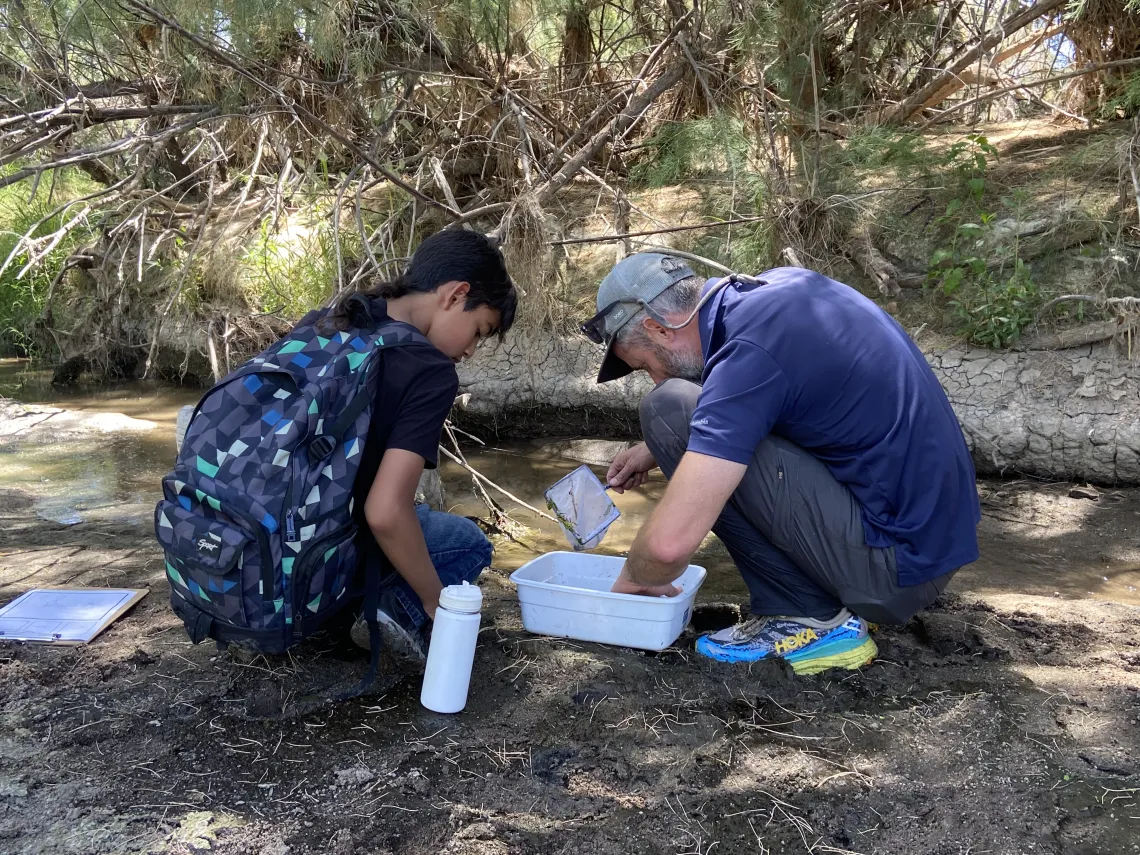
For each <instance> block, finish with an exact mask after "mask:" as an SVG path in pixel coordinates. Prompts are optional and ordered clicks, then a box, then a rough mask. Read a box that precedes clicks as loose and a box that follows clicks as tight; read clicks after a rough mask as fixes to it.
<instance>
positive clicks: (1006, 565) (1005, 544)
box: [0, 360, 1140, 605]
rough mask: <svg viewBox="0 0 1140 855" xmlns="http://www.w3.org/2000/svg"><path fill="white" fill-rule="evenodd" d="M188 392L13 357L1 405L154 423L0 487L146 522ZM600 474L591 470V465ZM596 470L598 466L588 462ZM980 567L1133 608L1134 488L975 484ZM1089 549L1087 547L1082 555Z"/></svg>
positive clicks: (0, 375)
mask: <svg viewBox="0 0 1140 855" xmlns="http://www.w3.org/2000/svg"><path fill="white" fill-rule="evenodd" d="M199 394H200V392H199V391H198V390H196V389H190V388H182V387H178V386H170V385H161V384H154V383H144V382H135V383H127V384H122V385H119V386H115V387H97V388H93V389H77V390H60V389H54V388H52V387H51V385H50V372H47V371H39V370H34V369H31V368H29V367H28V365H27V364H26V363H24V362H22V361H20V360H0V396H4V397H10V398H14V399H16V400H19V401H21V402H23V403H28V404H47V405H51V406H56V407H61V408H65V409H69V410H83V411H88V412H99V413H121V414H123V415H126V416H128V417H130V418H133V419H143V420H146V421H149V422H153V423H154V427H153V428H152V429H149V430H144V431H131V432H111V433H107V434H100V435H93V436H90V437H85V438H83V439H80V440H68V441H66V442H59V443H48V444H32V443H16V444H14V445H10V446H8V447H7V448H6V449H4V451H3V452H0V484H2V485H3V486H5V487H11V488H15V489H18V490H21V491H23V492H27V493H29V494H31V495H32V496H34V497H35V498H36V504H35V512H36V513H37V514H38V515H39V516H41V517H43V518H45V519H50V520H54V521H56V522H61V523H64V524H74V523H78V522H80V521H82V520H90V519H102V520H107V521H116V522H120V523H127V524H133V525H140V526H149V525H150V517H151V512H152V510H153V507H154V503H155V502H156V501H157V499H158V497H159V486H158V485H159V480H160V479H161V477H162V476H163V475H164V474H165V473H166V472H167V471H168V470H169V469H170V467H171V465H172V463H173V458H174V425H175V419H176V417H177V412H178V409H179V408H180V407H181V406H183V405H185V404H192V403H194V402H195V401H196V400H197V398H198V396H199ZM464 453H465V455H466V456H467V460H468V461H469V463H470V464H471V465H472V466H474V467H475V468H476V469H478V470H479V471H480V472H482V473H483V474H484V475H485V476H486V477H488V478H490V479H491V480H492V481H494V482H496V483H498V484H500V485H502V486H503V487H504V488H506V489H507V490H509V491H510V492H512V493H514V494H515V495H517V496H518V497H520V498H521V499H523V500H524V501H526V502H528V503H530V504H532V505H534V506H535V507H544V504H545V503H544V500H543V498H542V493H543V491H544V490H545V489H546V488H547V487H548V486H549V485H551V484H553V483H554V482H555V481H556V480H558V479H559V478H560V477H562V476H563V475H565V474H566V473H567V472H569V471H571V470H572V469H574V468H575V467H576V466H578V465H580V461H579V460H576V459H570V458H569V457H568V454H572V453H573V452H568V451H567V448H566V443H559V442H556V441H551V440H539V441H534V442H527V443H514V444H510V445H508V446H506V447H487V446H484V447H480V446H478V445H476V443H474V442H472V441H470V440H468V441H467V442H466V447H465V448H464ZM590 462H591V463H594V464H597V463H598V462H599V461H596V460H591V461H590ZM594 469H595V471H597V472H598V473H599V474H602V473H604V469H605V467H604V466H602V465H594ZM441 474H442V476H443V481H444V489H445V493H446V501H447V506H448V509H449V510H451V511H453V512H456V513H461V514H467V515H477V516H485V515H486V508H485V506H484V505H483V503H482V502H481V501H480V500H479V499H478V498H477V496H476V495H475V493H474V491H473V489H472V485H471V476H470V475H469V474H468V473H467V472H466V471H464V470H463V469H462V468H461V467H459V466H458V465H456V464H454V463H451V462H449V461H448V462H444V463H443V464H442V466H441ZM664 489H665V481H664V479H663V478H662V477H661V475H660V474H659V473H658V474H657V475H656V476H655V477H654V478H652V479H651V480H650V481H649V483H648V484H646V485H645V486H644V487H643V488H642V489H641V490H639V491H635V492H632V493H627V494H625V495H621V496H614V500H615V503H616V504H617V506H618V508H619V509H620V510H621V513H622V516H621V518H620V519H619V520H618V521H617V522H616V523H615V524H614V525H613V527H612V528H611V529H610V530H609V532H608V534H607V535H606V539H605V541H604V542H603V543H602V545H601V547H600V548H599V549H598V550H597V551H598V552H600V553H604V554H611V555H620V554H623V553H624V552H625V551H626V550H627V549H628V548H629V546H630V544H631V543H632V541H633V538H634V535H635V534H636V533H637V530H638V528H639V527H640V526H641V524H642V523H643V522H644V520H645V519H646V517H647V516H648V514H649V513H650V511H651V510H652V508H653V507H654V505H655V503H656V501H657V500H658V499H659V498H660V496H661V494H662V493H663V491H664ZM980 490H981V492H982V495H983V508H984V509H985V512H986V514H987V517H986V519H985V520H983V523H982V527H981V542H982V546H981V549H982V558H981V560H980V561H978V562H977V563H976V564H974V565H971V566H970V567H968V568H966V569H965V570H963V571H962V572H961V573H960V574H959V577H958V579H956V580H955V582H954V585H953V588H952V590H958V591H965V590H972V591H977V592H979V593H1003V592H1004V593H1026V594H1037V595H1046V596H1049V595H1057V596H1062V597H1071V598H1083V597H1095V598H1098V599H1109V600H1114V601H1117V602H1124V603H1132V604H1137V605H1140V591H1138V589H1140V549H1138V548H1137V540H1136V537H1135V530H1136V528H1137V527H1138V522H1140V491H1138V490H1135V489H1129V490H1121V491H1116V492H1112V491H1102V493H1103V495H1102V498H1101V500H1100V501H1099V502H1091V501H1081V500H1076V499H1071V498H1069V497H1068V495H1067V491H1065V490H1063V489H1062V490H1058V488H1056V487H1048V486H1046V485H1037V484H1030V483H1027V482H1013V483H1010V482H1005V483H1002V482H982V483H981V484H980ZM496 499H498V500H500V501H501V502H502V504H503V505H504V507H506V509H507V510H508V511H509V512H510V513H511V515H512V517H513V518H514V519H515V520H517V521H518V522H519V523H521V524H522V525H523V526H525V530H524V531H523V532H521V533H519V534H517V535H516V536H515V537H514V538H510V537H499V538H497V543H496V558H495V566H496V567H498V568H500V569H503V570H514V569H515V568H517V567H519V566H521V565H522V564H523V563H525V562H526V561H528V560H530V559H531V558H533V557H535V556H536V555H538V554H541V553H543V552H548V551H551V550H554V549H566V548H568V547H567V544H566V541H565V539H564V538H563V536H562V534H561V532H560V531H559V529H558V527H557V526H556V525H555V524H554V523H552V522H550V521H548V520H545V519H542V518H541V517H538V516H537V515H535V514H533V513H532V512H530V511H527V510H525V509H522V508H519V507H518V506H516V505H515V504H514V503H513V502H511V501H509V500H507V499H505V498H503V497H502V496H498V495H496ZM1090 542H1092V543H1095V545H1096V547H1097V548H1095V549H1091V548H1089V544H1090ZM694 562H695V563H698V564H701V565H703V566H704V567H706V568H707V569H708V570H709V577H708V580H707V581H706V583H705V585H704V586H703V587H702V589H701V599H703V600H706V601H715V600H725V599H729V600H744V599H746V593H747V592H746V590H745V588H744V585H743V583H742V581H741V580H740V577H739V575H738V574H737V573H736V571H735V569H734V567H733V564H732V561H731V559H730V558H729V556H728V554H727V552H726V551H725V550H724V548H723V547H722V546H721V545H720V543H719V542H718V541H717V540H716V539H715V538H714V537H711V536H710V537H709V539H708V540H706V542H705V544H704V545H703V546H702V548H701V550H700V552H698V554H697V557H696V558H695V559H694Z"/></svg>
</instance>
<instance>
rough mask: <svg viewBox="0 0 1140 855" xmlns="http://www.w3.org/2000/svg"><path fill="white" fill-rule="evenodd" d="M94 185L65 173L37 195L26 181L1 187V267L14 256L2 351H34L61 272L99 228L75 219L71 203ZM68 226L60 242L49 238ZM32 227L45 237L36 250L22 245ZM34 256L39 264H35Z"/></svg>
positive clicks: (2, 279) (3, 284)
mask: <svg viewBox="0 0 1140 855" xmlns="http://www.w3.org/2000/svg"><path fill="white" fill-rule="evenodd" d="M90 189H91V182H89V181H87V180H86V179H85V178H84V177H83V176H81V175H78V174H73V173H69V172H65V173H62V174H61V175H60V177H59V180H57V181H56V182H55V186H54V187H49V186H48V185H47V184H46V183H45V184H44V185H43V186H42V187H38V188H37V189H36V191H35V193H34V194H33V195H32V196H31V198H28V196H27V192H28V188H27V186H26V185H12V186H10V187H6V188H4V189H3V190H0V266H3V265H4V263H5V262H8V261H9V259H11V261H10V262H9V263H8V265H7V268H6V269H5V270H4V272H3V273H0V351H4V350H8V351H10V352H16V353H20V354H27V353H29V352H31V351H33V350H34V340H33V336H32V328H33V325H34V323H35V321H36V320H37V319H38V318H39V317H40V316H41V315H42V314H43V310H44V305H45V300H46V299H47V295H48V291H49V290H50V288H51V283H52V282H53V281H55V280H56V279H57V277H59V276H60V275H61V272H62V269H63V265H64V264H65V263H66V261H67V258H68V256H69V255H71V253H72V252H73V251H74V250H75V249H76V248H77V247H79V246H80V245H82V244H83V242H85V241H87V240H89V239H90V237H91V234H92V231H93V228H94V226H93V224H92V223H91V222H89V221H88V219H87V218H86V217H84V218H83V219H82V220H79V221H74V218H76V217H78V216H81V214H80V211H79V210H77V209H76V208H74V207H72V208H68V207H66V203H67V202H68V201H69V200H70V199H74V198H77V197H79V196H81V195H83V194H84V193H87V192H90ZM65 225H68V226H70V228H69V229H68V230H67V231H66V232H65V233H64V234H63V235H62V237H60V238H59V239H58V240H53V239H50V238H49V237H48V236H49V235H53V234H55V233H56V232H58V231H59V230H60V229H61V227H63V226H65ZM29 230H31V235H30V236H31V238H32V239H33V241H34V240H35V239H36V238H42V239H43V240H41V241H40V242H39V243H34V244H33V246H32V248H31V249H29V247H28V245H27V244H26V243H23V244H20V240H21V238H22V237H23V236H24V235H25V234H27V233H28V232H29ZM18 244H19V246H17V245H18ZM33 257H34V258H35V259H36V260H37V263H36V264H33V265H31V266H29V265H28V262H29V260H31V259H32V258H33ZM25 268H27V269H25Z"/></svg>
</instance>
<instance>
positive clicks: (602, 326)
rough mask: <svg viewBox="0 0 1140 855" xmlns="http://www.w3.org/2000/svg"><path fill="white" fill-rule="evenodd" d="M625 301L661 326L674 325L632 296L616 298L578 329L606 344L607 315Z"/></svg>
mask: <svg viewBox="0 0 1140 855" xmlns="http://www.w3.org/2000/svg"><path fill="white" fill-rule="evenodd" d="M623 303H628V304H630V305H636V306H638V307H640V308H642V309H645V311H646V314H648V315H649V317H651V318H653V320H655V321H657V323H659V324H661V326H663V327H672V326H673V325H672V324H670V323H669V322H668V321H667V320H665V319H664V318H663V317H661V316H660V315H659V314H657V313H656V312H655V311H653V309H651V308H650V306H649V303H647V302H646V301H645V300H641V299H638V298H636V297H634V298H631V299H629V300H614V301H613V302H612V303H610V304H609V305H608V306H606V307H605V308H604V309H602V310H601V311H600V312H598V313H597V314H596V315H594V317H592V318H590V320H588V321H586V323H584V324H582V326H580V327H579V328H578V329H580V330H581V331H582V334H583V335H584V336H586V338H588V339H589V340H590V341H592V342H593V343H594V344H605V343H606V317H607V316H608V315H609V313H610V312H612V311H613V310H614V309H616V308H617V307H618V306H620V305H621V304H623ZM691 319H692V316H690V320H691ZM688 322H689V321H688V320H686V321H685V323H686V324H687V323H688ZM682 326H684V324H682Z"/></svg>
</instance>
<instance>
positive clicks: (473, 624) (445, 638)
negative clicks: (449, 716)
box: [420, 582, 483, 713]
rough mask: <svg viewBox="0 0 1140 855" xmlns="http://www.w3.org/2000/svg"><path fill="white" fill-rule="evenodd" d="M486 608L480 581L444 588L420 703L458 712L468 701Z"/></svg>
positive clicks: (438, 709) (440, 711)
mask: <svg viewBox="0 0 1140 855" xmlns="http://www.w3.org/2000/svg"><path fill="white" fill-rule="evenodd" d="M482 608H483V592H482V591H480V590H479V588H478V586H477V585H472V584H470V583H468V582H464V583H463V584H462V585H448V586H447V587H446V588H444V589H443V590H442V591H441V592H440V595H439V608H437V609H436V610H435V623H434V624H433V626H432V628H431V644H430V646H429V647H428V657H427V667H426V668H425V669H424V685H423V689H422V690H421V691H420V703H421V704H423V705H424V706H425V707H427V708H428V709H429V710H432V711H433V712H438V713H457V712H459V711H460V710H461V709H463V708H464V707H465V706H466V705H467V689H468V687H469V686H470V685H471V666H472V664H473V663H474V662H475V644H476V642H477V641H478V640H479V611H480V609H482Z"/></svg>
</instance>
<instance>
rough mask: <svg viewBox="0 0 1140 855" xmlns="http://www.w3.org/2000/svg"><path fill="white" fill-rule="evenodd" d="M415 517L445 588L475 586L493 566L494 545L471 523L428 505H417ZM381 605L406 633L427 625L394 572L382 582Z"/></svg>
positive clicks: (419, 604)
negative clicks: (481, 575) (480, 577)
mask: <svg viewBox="0 0 1140 855" xmlns="http://www.w3.org/2000/svg"><path fill="white" fill-rule="evenodd" d="M416 517H417V518H418V519H419V521H420V528H421V529H423V533H424V540H425V541H426V542H427V548H428V555H430V556H431V563H432V564H433V565H435V572H436V573H438V574H439V581H440V582H442V583H443V586H444V587H445V588H446V587H447V586H448V585H462V584H463V583H464V582H471V583H474V582H475V580H476V579H478V578H479V574H480V573H482V572H483V569H484V568H486V567H489V566H491V541H489V540H488V539H487V536H486V535H485V534H483V532H482V530H481V529H480V528H479V526H477V525H476V524H475V523H473V522H472V521H471V520H469V519H467V518H466V517H461V516H456V515H455V514H445V513H442V512H440V511H433V510H432V509H431V508H429V507H428V506H427V505H416ZM378 602H379V607H380V608H381V609H383V610H384V611H385V612H387V613H388V614H389V615H390V616H391V617H394V618H396V619H397V620H398V621H400V623H401V624H403V625H404V626H405V627H406V628H407V629H422V628H423V627H424V626H425V625H426V624H427V622H428V616H427V612H425V611H424V607H423V603H422V602H420V598H419V596H418V595H417V594H416V592H415V591H413V590H412V586H411V585H409V584H408V583H407V582H406V581H404V577H403V576H401V575H400V574H399V573H397V572H396V571H395V570H392V571H391V572H389V573H387V574H386V575H385V576H384V578H382V579H381V580H380V597H379V600H378Z"/></svg>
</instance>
